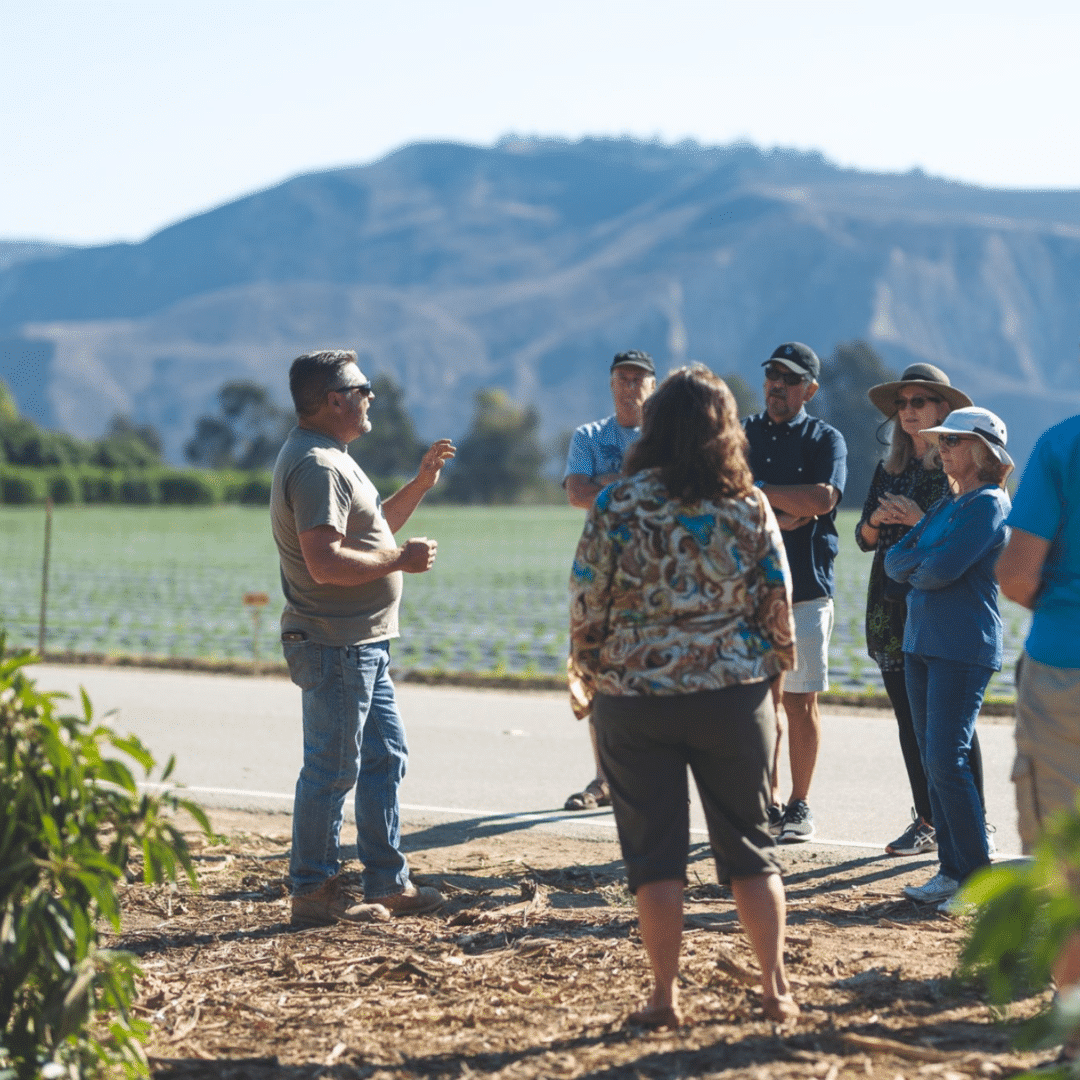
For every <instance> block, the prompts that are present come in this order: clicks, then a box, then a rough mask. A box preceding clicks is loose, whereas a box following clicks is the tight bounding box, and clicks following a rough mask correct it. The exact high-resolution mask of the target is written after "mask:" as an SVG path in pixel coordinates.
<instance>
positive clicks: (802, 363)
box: [761, 341, 821, 382]
mask: <svg viewBox="0 0 1080 1080" xmlns="http://www.w3.org/2000/svg"><path fill="white" fill-rule="evenodd" d="M772 363H777V364H783V365H784V367H786V368H787V369H788V370H789V371H794V372H796V373H797V374H799V375H809V376H810V378H812V379H813V380H814V381H815V382H817V379H818V376H819V375H820V374H821V361H820V360H819V359H818V358H817V353H816V352H814V350H813V349H811V348H810V346H809V345H804V344H803V343H802V342H801V341H786V342H784V344H783V345H777V346H776V348H775V349H773V354H772V356H770V357H769V359H768V360H766V361H765V363H764V364H762V365H761V366H762V367H765V366H766V365H768V364H772Z"/></svg>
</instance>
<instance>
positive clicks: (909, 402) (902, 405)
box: [893, 394, 941, 412]
mask: <svg viewBox="0 0 1080 1080" xmlns="http://www.w3.org/2000/svg"><path fill="white" fill-rule="evenodd" d="M928 401H932V402H933V403H934V404H935V405H940V404H941V398H939V397H923V396H922V395H921V394H920V395H919V396H918V397H909V398H902V397H898V398H897V399H896V400H895V401H894V402H893V405H895V406H896V411H897V412H903V411H904V409H921V408H922V407H923V406H924V405H925V404H926V403H927V402H928Z"/></svg>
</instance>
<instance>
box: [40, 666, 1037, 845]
mask: <svg viewBox="0 0 1080 1080" xmlns="http://www.w3.org/2000/svg"><path fill="white" fill-rule="evenodd" d="M31 671H32V673H33V674H34V675H35V677H36V678H37V679H38V682H39V685H40V686H41V687H42V688H43V689H49V690H62V691H66V692H68V693H75V694H77V693H78V687H79V686H80V685H81V686H84V687H85V688H86V690H87V693H88V694H89V695H90V698H91V700H92V701H93V703H94V706H95V709H96V711H97V714H98V716H99V717H102V716H103V714H104V713H105V712H106V711H108V710H115V713H114V714H113V715H112V716H110V717H108V718H107V719H108V722H109V723H110V724H111V725H112V726H113V727H115V728H117V729H118V730H120V731H122V732H123V733H125V734H126V733H128V732H132V733H134V734H136V735H138V736H139V738H141V739H142V740H143V742H145V743H146V744H147V746H149V747H150V749H151V750H152V751H153V752H154V754H155V756H156V757H157V758H158V760H159V761H160V762H164V761H165V760H167V759H168V757H169V755H171V754H175V755H176V759H177V768H176V772H175V774H174V776H175V779H176V780H177V781H179V782H182V783H184V784H186V785H188V786H189V787H191V788H193V789H196V792H195V793H196V794H197V797H198V799H199V801H201V802H203V803H204V804H206V805H208V806H215V805H216V806H230V807H240V808H247V807H257V808H260V809H275V808H276V809H282V810H287V809H288V808H289V807H290V806H291V802H292V790H293V785H294V784H295V782H296V775H297V772H298V770H299V766H300V756H301V743H300V725H299V717H300V691H299V690H297V689H296V687H294V686H293V685H292V684H291V683H290V682H288V681H287V680H285V679H283V678H275V677H266V678H258V679H253V678H241V677H233V676H225V675H202V674H188V673H178V672H169V671H149V670H140V669H132V668H90V667H54V666H46V665H42V666H39V667H37V668H34V669H31ZM398 693H399V701H400V705H401V711H402V714H403V715H404V717H405V723H406V727H407V729H408V733H409V744H410V752H411V756H410V762H409V774H408V776H407V777H406V779H405V783H404V786H403V790H402V804H403V811H404V814H405V817H406V820H410V821H413V822H416V823H419V822H421V821H425V822H426V821H432V820H439V819H445V818H448V817H475V818H480V817H484V818H490V819H492V820H490V821H488V822H486V825H487V826H489V827H498V826H499V824H500V822H499V820H498V819H500V818H503V819H505V826H506V828H515V827H517V828H520V827H521V826H522V825H524V824H526V822H528V821H530V820H536V821H538V822H543V823H544V827H545V828H558V829H560V830H572V831H574V832H575V833H579V832H580V831H581V830H590V831H594V832H595V831H597V830H599V831H601V832H602V833H604V834H609V833H610V831H611V830H612V828H613V822H612V820H611V815H610V812H608V811H600V812H597V813H594V814H585V815H582V814H564V813H562V812H561V807H562V804H563V800H564V799H565V798H566V796H567V795H568V794H569V793H570V792H571V791H575V790H577V789H578V788H580V787H581V786H582V785H583V784H584V783H585V781H587V780H588V778H589V776H590V770H589V764H590V760H591V758H590V751H589V745H588V733H587V731H586V729H585V727H584V725H582V724H579V723H577V722H575V721H574V720H573V718H572V716H571V714H570V711H569V708H568V706H567V704H566V700H565V695H563V694H559V693H516V692H512V691H499V690H466V689H459V688H454V687H427V686H413V685H409V684H404V685H402V686H400V687H399V688H398ZM979 727H980V735H979V737H980V739H981V741H982V747H983V756H984V765H985V773H986V787H987V792H986V795H987V805H988V808H989V813H988V817H989V820H990V821H991V822H993V823H994V824H995V825H996V826H997V830H998V831H997V843H998V849H999V851H1001V852H1002V853H1003V854H1015V853H1018V852H1019V850H1020V841H1019V838H1018V837H1017V835H1016V827H1015V816H1016V815H1015V809H1014V806H1013V795H1012V785H1011V784H1010V783H1009V770H1010V768H1011V765H1012V752H1013V751H1012V745H1013V744H1012V726H1011V724H1008V723H991V722H987V721H985V720H984V721H980V725H979ZM822 746H823V749H822V755H821V759H820V761H819V763H818V771H817V775H816V776H815V779H814V788H813V791H812V793H811V794H812V798H811V805H812V807H813V809H814V814H815V818H816V821H817V827H818V835H819V837H820V838H821V839H822V841H827V842H829V843H839V844H847V845H852V846H858V847H869V848H880V847H882V846H883V845H884V844H886V843H887V842H888V841H889V840H891V839H893V838H894V837H895V836H896V835H898V834H899V832H900V831H901V829H902V828H903V827H904V825H905V823H906V821H907V820H908V814H909V811H908V807H909V805H910V802H911V798H910V794H909V792H908V790H907V777H906V774H905V773H904V767H903V761H902V759H901V757H900V749H899V745H898V743H897V739H896V727H895V722H894V721H893V719H892V717H891V716H884V715H862V716H852V715H844V716H841V715H831V714H826V716H825V718H824V732H823V740H822ZM785 770H786V765H785ZM785 775H786V773H785ZM703 824H704V822H703V819H702V817H701V811H700V808H699V807H698V806H697V805H696V803H695V806H694V809H693V816H692V826H693V827H694V828H696V829H701V828H702V827H703Z"/></svg>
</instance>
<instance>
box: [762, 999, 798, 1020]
mask: <svg viewBox="0 0 1080 1080" xmlns="http://www.w3.org/2000/svg"><path fill="white" fill-rule="evenodd" d="M761 1011H762V1012H763V1013H764V1014H765V1017H766V1019H768V1020H773V1021H775V1022H776V1023H777V1024H786V1023H788V1022H789V1021H791V1020H794V1019H795V1018H796V1017H797V1016H798V1015H799V1006H798V1005H796V1004H795V999H794V998H793V997H792V996H791V995H790V994H781V995H780V996H779V997H766V998H762V999H761Z"/></svg>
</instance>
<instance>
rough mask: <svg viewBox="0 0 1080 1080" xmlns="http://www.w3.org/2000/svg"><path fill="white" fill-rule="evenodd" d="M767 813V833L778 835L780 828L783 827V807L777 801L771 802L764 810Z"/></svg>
mask: <svg viewBox="0 0 1080 1080" xmlns="http://www.w3.org/2000/svg"><path fill="white" fill-rule="evenodd" d="M766 812H767V813H768V815H769V833H770V835H772V836H779V835H780V830H781V829H782V828H783V827H784V808H783V806H781V805H780V804H779V803H773V804H772V805H771V806H770V807H769V809H768V810H767V811H766Z"/></svg>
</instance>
